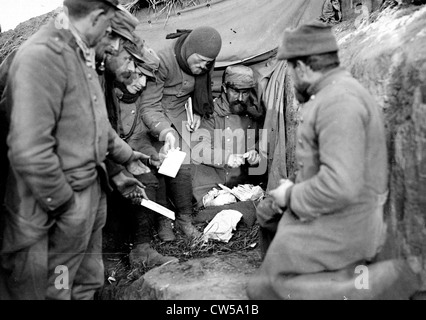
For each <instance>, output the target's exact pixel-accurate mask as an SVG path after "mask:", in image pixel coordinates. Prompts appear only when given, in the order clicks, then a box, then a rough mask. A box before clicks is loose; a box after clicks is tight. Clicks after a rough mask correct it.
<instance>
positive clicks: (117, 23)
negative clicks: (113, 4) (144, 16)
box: [111, 5, 139, 43]
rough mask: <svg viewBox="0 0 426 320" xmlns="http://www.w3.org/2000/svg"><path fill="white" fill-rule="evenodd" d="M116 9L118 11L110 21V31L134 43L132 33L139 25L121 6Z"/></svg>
mask: <svg viewBox="0 0 426 320" xmlns="http://www.w3.org/2000/svg"><path fill="white" fill-rule="evenodd" d="M118 8H119V10H117V11H116V12H115V15H114V17H113V18H112V20H111V29H112V31H114V32H115V33H117V34H118V35H119V36H121V37H123V38H125V39H127V40H129V41H131V42H133V43H135V39H134V38H133V34H132V33H133V31H134V30H135V28H136V26H137V25H138V24H139V20H138V19H136V17H134V16H133V15H132V14H131V13H130V12H129V11H127V10H126V9H125V8H124V7H123V6H121V5H119V6H118Z"/></svg>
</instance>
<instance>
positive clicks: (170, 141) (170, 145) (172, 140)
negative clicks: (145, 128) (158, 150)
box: [162, 132, 176, 154]
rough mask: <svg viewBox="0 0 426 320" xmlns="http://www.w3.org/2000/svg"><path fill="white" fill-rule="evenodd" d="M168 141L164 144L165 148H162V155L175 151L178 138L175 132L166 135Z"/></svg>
mask: <svg viewBox="0 0 426 320" xmlns="http://www.w3.org/2000/svg"><path fill="white" fill-rule="evenodd" d="M165 140H166V141H165V142H164V147H163V148H162V153H164V154H167V152H169V150H173V149H175V145H176V137H175V135H174V133H173V132H169V133H167V134H166V139H165Z"/></svg>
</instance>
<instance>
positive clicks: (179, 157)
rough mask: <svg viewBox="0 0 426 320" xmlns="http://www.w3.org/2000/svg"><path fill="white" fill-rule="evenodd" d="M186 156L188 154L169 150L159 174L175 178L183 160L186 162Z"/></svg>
mask: <svg viewBox="0 0 426 320" xmlns="http://www.w3.org/2000/svg"><path fill="white" fill-rule="evenodd" d="M185 156H186V153H185V152H183V151H180V150H178V149H173V150H169V152H168V153H167V156H166V158H165V159H164V161H163V163H162V164H161V166H160V169H158V173H160V174H164V175H165V176H169V177H172V178H175V177H176V175H177V173H178V171H179V169H180V166H181V165H182V163H183V160H185Z"/></svg>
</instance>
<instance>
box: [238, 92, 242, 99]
mask: <svg viewBox="0 0 426 320" xmlns="http://www.w3.org/2000/svg"><path fill="white" fill-rule="evenodd" d="M238 100H239V101H243V93H242V92H238Z"/></svg>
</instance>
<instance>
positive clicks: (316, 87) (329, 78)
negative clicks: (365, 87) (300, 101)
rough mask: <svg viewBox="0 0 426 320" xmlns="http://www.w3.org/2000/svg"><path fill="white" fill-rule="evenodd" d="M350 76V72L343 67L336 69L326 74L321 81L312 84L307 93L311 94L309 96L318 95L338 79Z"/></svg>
mask: <svg viewBox="0 0 426 320" xmlns="http://www.w3.org/2000/svg"><path fill="white" fill-rule="evenodd" d="M349 75H350V74H349V72H348V71H347V70H346V69H344V68H342V67H338V68H334V69H332V70H330V71H327V72H326V73H324V74H323V76H322V77H321V78H320V79H318V80H317V81H315V82H314V83H313V84H311V85H310V86H309V88H308V90H307V93H308V94H309V96H313V95H316V94H317V93H318V92H320V91H321V90H322V89H324V88H325V87H327V86H328V85H330V84H333V83H336V81H337V79H338V78H341V77H342V76H345V77H346V76H349Z"/></svg>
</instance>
